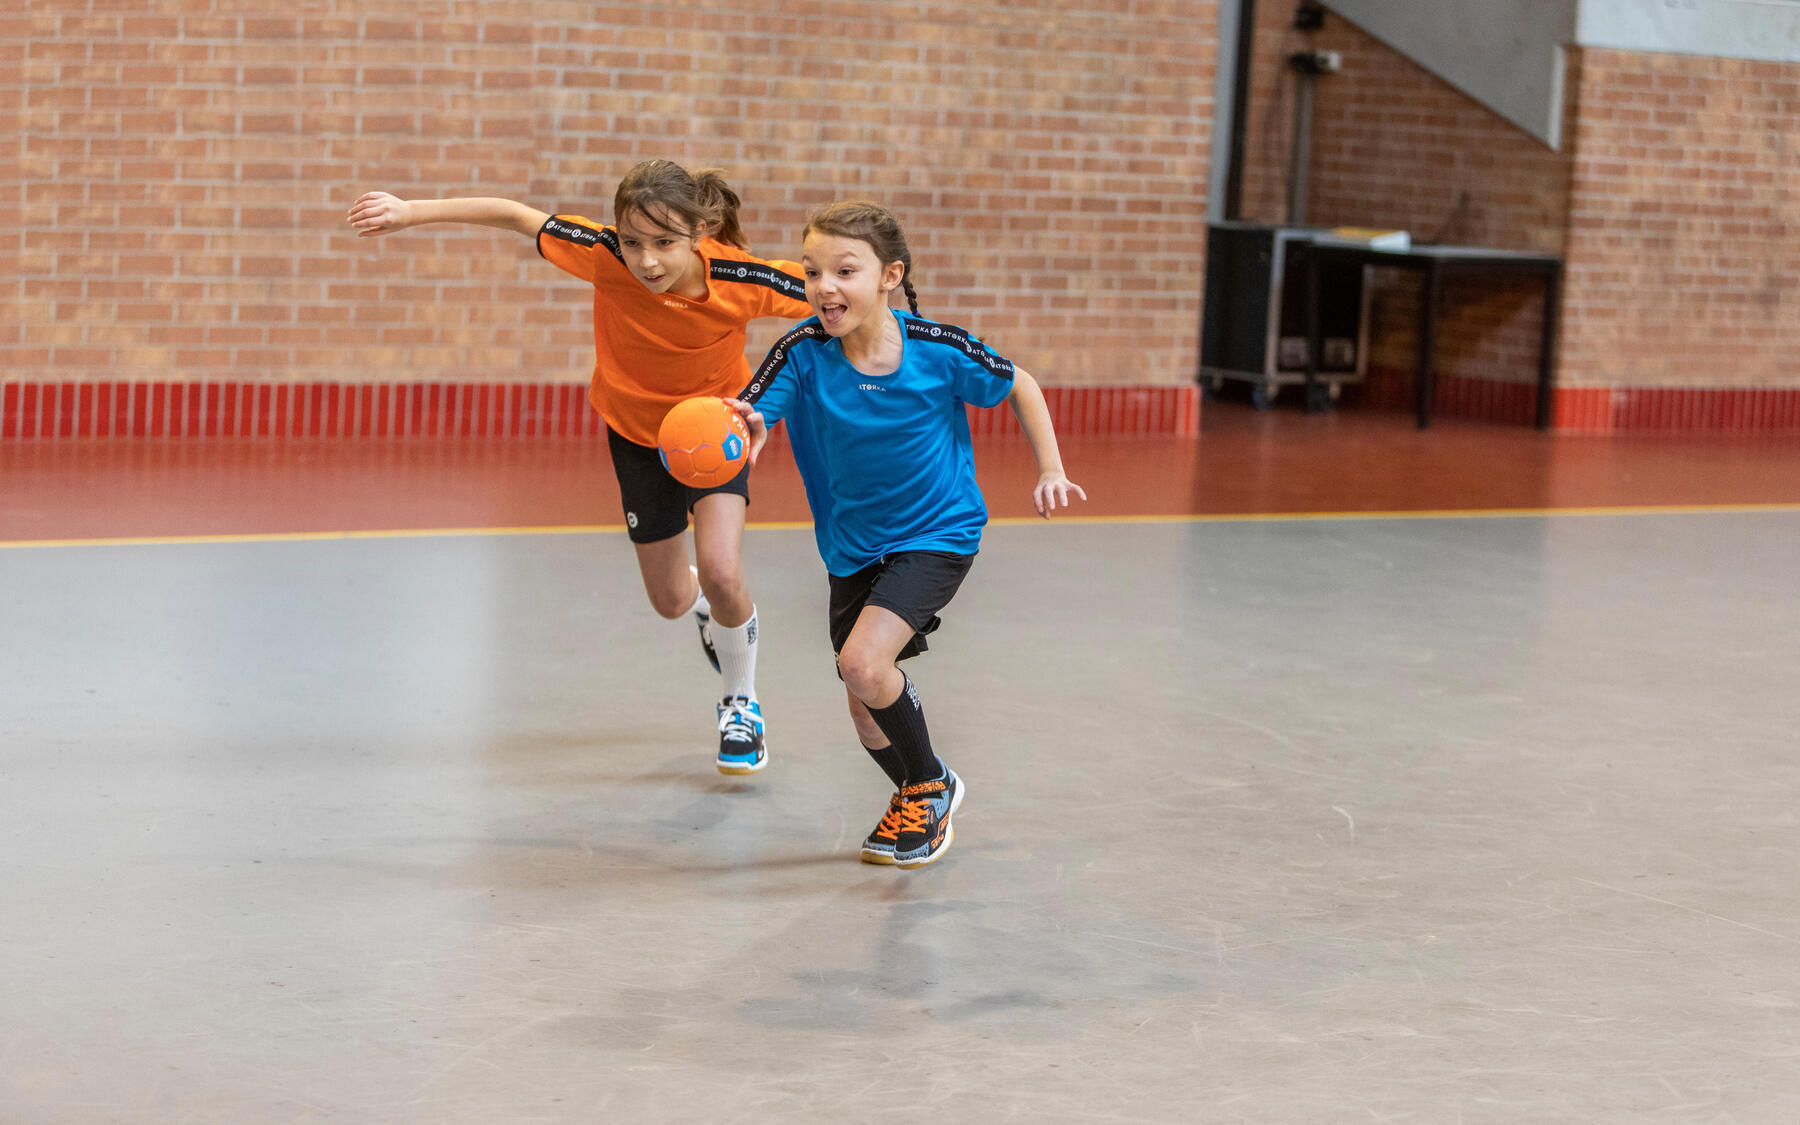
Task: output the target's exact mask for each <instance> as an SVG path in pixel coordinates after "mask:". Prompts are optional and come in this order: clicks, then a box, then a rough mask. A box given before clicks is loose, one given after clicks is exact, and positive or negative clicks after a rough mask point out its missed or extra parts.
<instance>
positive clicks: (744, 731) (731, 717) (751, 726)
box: [719, 699, 756, 742]
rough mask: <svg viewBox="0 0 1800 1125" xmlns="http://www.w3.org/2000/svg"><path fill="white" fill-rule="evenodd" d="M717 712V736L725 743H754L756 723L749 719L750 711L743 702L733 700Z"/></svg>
mask: <svg viewBox="0 0 1800 1125" xmlns="http://www.w3.org/2000/svg"><path fill="white" fill-rule="evenodd" d="M722 706H723V708H724V709H723V710H722V711H720V712H719V734H720V735H722V736H723V737H724V739H725V741H726V742H755V741H756V723H755V722H754V721H752V720H751V718H750V711H749V709H748V708H746V707H745V706H744V701H740V700H738V699H733V700H732V701H731V702H729V703H726V704H723V705H722Z"/></svg>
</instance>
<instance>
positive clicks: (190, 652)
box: [0, 404, 1800, 1125]
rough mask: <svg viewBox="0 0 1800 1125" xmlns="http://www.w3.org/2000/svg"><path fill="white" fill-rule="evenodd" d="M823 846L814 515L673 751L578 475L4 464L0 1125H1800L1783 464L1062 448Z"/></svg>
mask: <svg viewBox="0 0 1800 1125" xmlns="http://www.w3.org/2000/svg"><path fill="white" fill-rule="evenodd" d="M978 457H979V460H980V463H981V466H982V475H983V481H984V486H985V487H986V489H987V491H988V495H989V498H990V502H991V504H992V507H993V508H994V510H995V514H996V516H997V517H998V518H997V519H996V522H995V525H994V526H993V527H992V528H991V529H990V531H989V534H988V537H987V540H986V545H985V548H984V550H983V552H982V555H981V558H980V561H979V562H978V563H977V564H976V567H975V569H974V571H973V573H972V575H971V578H970V580H969V582H968V584H967V585H966V586H965V587H964V589H963V592H962V593H961V594H960V596H959V597H958V598H957V600H956V601H955V602H954V603H953V604H952V605H951V607H950V609H949V610H948V611H947V613H946V615H945V617H946V625H945V627H944V629H943V630H942V631H941V632H940V633H939V634H938V635H937V636H936V637H934V638H933V651H932V652H931V653H930V654H929V655H928V656H926V657H924V658H923V659H921V660H919V661H917V662H916V663H915V664H914V665H912V666H911V671H912V673H913V675H914V677H915V679H916V680H917V681H918V683H919V686H920V689H921V692H922V694H923V697H924V701H925V705H926V708H927V713H928V714H929V716H930V718H931V721H932V724H933V731H934V736H935V739H936V741H937V744H938V747H939V749H940V751H941V752H942V753H943V754H944V756H945V758H946V759H947V760H948V761H949V762H950V763H951V764H952V765H953V766H954V767H955V768H956V769H957V770H958V772H959V773H961V774H962V775H963V776H964V777H965V779H966V781H967V785H968V798H967V801H966V802H965V803H964V804H963V806H962V809H961V811H960V812H959V814H958V816H957V819H956V828H957V833H956V843H955V846H954V847H953V849H952V850H951V851H950V852H949V853H948V854H947V855H946V856H945V858H944V859H942V860H941V861H940V862H938V863H936V864H934V865H933V866H931V867H927V868H924V869H922V870H918V871H913V872H901V871H896V870H894V869H891V868H876V867H870V866H866V865H864V864H861V863H859V862H858V861H857V845H858V843H859V841H860V839H861V837H862V835H863V834H864V833H865V832H866V831H867V830H868V828H869V827H870V826H871V825H872V824H873V823H874V821H875V820H876V819H877V817H878V816H879V815H880V813H881V811H882V809H883V807H884V804H885V801H886V797H887V790H886V788H885V786H884V784H883V782H882V779H881V778H880V777H879V775H878V774H877V773H876V772H875V770H874V767H873V766H872V765H870V764H869V763H868V762H867V761H866V759H865V758H864V757H863V755H862V753H861V751H860V750H859V749H858V748H857V744H856V742H855V740H854V736H853V734H852V731H851V728H850V725H849V722H848V720H847V718H846V716H845V715H844V707H843V702H842V695H841V689H840V687H839V685H838V683H837V681H836V679H835V678H834V676H833V673H832V666H831V656H830V652H829V648H828V645H827V643H826V640H825V636H824V628H823V608H824V579H823V572H822V569H821V566H820V564H819V561H818V558H817V555H816V554H815V552H814V549H813V544H812V539H811V535H810V532H809V531H808V530H807V529H806V528H805V527H804V525H802V524H801V523H800V522H799V521H802V520H803V519H804V518H805V512H804V507H803V505H802V503H801V499H800V496H799V493H798V488H797V482H796V480H795V478H794V476H793V473H792V469H791V467H789V466H788V465H787V463H786V462H785V461H784V460H783V459H781V458H779V457H778V458H777V459H776V460H774V461H773V462H771V463H770V464H768V465H766V466H764V467H761V468H759V469H758V471H757V477H756V483H755V487H754V492H755V495H756V503H755V505H754V506H753V507H752V509H751V517H752V520H753V521H754V526H753V529H752V530H751V531H750V533H749V535H748V537H747V546H746V551H747V556H748V567H749V574H750V576H751V580H752V586H753V590H754V592H755V594H756V597H757V600H758V603H759V607H760V613H761V619H762V622H763V629H764V632H763V642H762V650H761V658H760V664H759V670H758V671H759V675H758V679H759V686H760V689H761V695H762V698H763V701H764V703H765V706H766V708H767V711H768V714H769V721H770V744H771V764H770V766H769V768H768V769H767V770H766V771H765V772H764V773H762V774H760V775H758V776H756V777H754V778H752V779H734V778H726V777H722V776H720V775H719V774H717V773H716V772H714V770H713V768H712V765H711V761H710V758H711V752H712V747H713V744H714V742H715V739H716V735H715V734H714V732H713V724H712V720H711V715H712V710H711V706H710V704H711V695H712V692H713V690H714V687H715V685H716V681H715V680H714V679H713V678H712V673H711V672H710V671H709V670H708V669H707V668H706V667H705V665H704V662H703V659H702V657H701V655H700V652H699V647H698V644H697V643H696V641H695V638H694V635H693V630H692V627H691V626H690V625H689V624H688V623H686V622H681V623H665V622H662V621H660V620H658V619H657V618H655V617H654V616H653V615H652V614H651V612H650V611H649V609H648V608H647V607H646V605H645V604H644V599H643V597H642V594H641V592H640V589H639V585H638V580H637V577H636V573H635V568H634V566H633V564H632V560H631V554H630V548H629V545H628V544H627V542H626V539H625V537H624V535H623V534H622V533H621V532H620V531H619V530H618V528H617V523H618V520H619V515H618V511H617V507H616V501H615V500H614V499H613V495H612V484H611V477H610V472H609V470H608V468H607V465H606V454H605V452H604V443H602V442H597V441H591V440H590V441H573V442H563V443H558V442H554V441H481V442H470V441H463V442H449V441H438V440H415V441H396V442H385V443H384V442H369V441H361V442H337V443H327V442H301V441H294V442H274V441H270V442H242V443H225V442H217V441H214V442H206V441H195V442H185V443H182V442H158V441H137V442H132V441H87V442H82V441H73V442H69V441H65V442H54V441H35V442H12V443H0V482H4V487H3V488H0V636H3V637H4V643H3V644H0V685H4V689H3V690H4V693H5V706H4V707H3V708H0V1121H5V1122H8V1123H13V1122H18V1123H27V1125H64V1123H67V1125H96V1123H105V1122H152V1123H158V1125H163V1123H173V1122H218V1123H245V1122H256V1123H259V1125H261V1123H273V1122H354V1123H366V1122H407V1123H412V1122H417V1123H431V1125H445V1123H465V1122H467V1123H481V1125H493V1123H500V1122H596V1121H619V1122H639V1121H644V1122H649V1121H701V1120H704V1121H717V1122H737V1121H742V1122H761V1121H771V1120H782V1121H808V1122H811V1121H819V1122H828V1121H829V1122H835V1121H889V1120H893V1119H895V1118H896V1116H897V1115H899V1116H904V1117H906V1118H907V1119H917V1120H925V1121H938V1122H961V1121H1031V1122H1040V1121H1054V1122H1063V1121H1068V1122H1083V1121H1096V1122H1097V1121H1108V1122H1119V1121H1128V1122H1195V1121H1202V1122H1213V1121H1226V1122H1229V1121H1246V1122H1324V1121H1331V1122H1335V1121H1408V1122H1458V1121H1463V1122H1482V1121H1490V1122H1583V1123H1591V1122H1640V1121H1645V1122H1648V1121H1656V1122H1663V1121H1696V1122H1700V1121H1705V1122H1775V1121H1793V1120H1800V1077H1797V1076H1800V880H1797V879H1796V878H1795V866H1794V856H1795V855H1796V852H1797V851H1800V813H1797V811H1796V800H1795V793H1796V792H1800V755H1797V754H1796V753H1795V749H1796V734H1795V731H1796V729H1800V704H1797V703H1796V698H1797V695H1800V693H1797V691H1796V685H1797V684H1800V597H1797V594H1800V438H1795V437H1785V438H1762V439H1746V438H1716V437H1706V438H1655V437H1647V438H1615V439H1595V438H1582V437H1557V436H1551V435H1545V434H1539V433H1536V432H1534V431H1531V430H1525V429H1514V428H1509V427H1500V426H1491V425H1476V424H1467V423H1463V424H1459V423H1456V422H1453V421H1448V420H1446V421H1440V422H1439V423H1438V424H1437V425H1435V426H1434V427H1433V428H1432V429H1431V430H1429V431H1426V432H1424V433H1420V432H1417V431H1415V430H1414V429H1413V428H1412V426H1411V423H1410V420H1409V419H1407V418H1406V417H1404V416H1402V415H1383V414H1366V413H1357V412H1354V411H1345V412H1343V413H1341V414H1333V415H1322V416H1306V415H1301V414H1298V413H1295V412H1291V411H1281V410H1277V411H1274V412H1272V413H1269V414H1255V413H1252V412H1250V411H1249V410H1248V409H1247V408H1240V407H1236V406H1233V405H1230V404H1219V405H1215V406H1209V407H1208V408H1207V414H1206V418H1205V420H1204V424H1203V432H1202V434H1201V437H1200V438H1199V440H1197V441H1195V440H1192V439H1186V440H1183V439H1166V440H1165V439H1082V440H1079V441H1069V442H1067V443H1066V446H1065V457H1066V460H1067V462H1068V466H1069V470H1070V473H1071V475H1072V476H1073V478H1074V479H1075V480H1076V481H1077V482H1079V483H1081V484H1083V485H1084V486H1086V487H1087V489H1088V491H1089V495H1090V497H1091V499H1090V501H1089V503H1088V504H1086V505H1084V506H1081V507H1080V508H1078V509H1077V511H1076V513H1075V514H1074V517H1073V518H1065V519H1059V520H1056V521H1054V522H1052V523H1049V524H1043V523H1041V522H1038V521H1034V520H1028V519H1024V518H1021V517H1023V516H1025V514H1026V509H1027V506H1028V501H1027V499H1026V498H1027V497H1028V493H1029V486H1030V482H1031V480H1032V473H1031V470H1030V458H1029V452H1028V450H1027V449H1026V447H1025V446H1024V445H1023V443H1022V442H1021V441H1020V440H1019V439H1016V438H1014V439H994V440H990V441H987V442H985V443H984V444H982V445H981V447H980V449H979V451H978Z"/></svg>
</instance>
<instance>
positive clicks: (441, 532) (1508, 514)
mask: <svg viewBox="0 0 1800 1125" xmlns="http://www.w3.org/2000/svg"><path fill="white" fill-rule="evenodd" d="M1755 512H1800V504H1660V505H1659V504H1646V505H1640V506H1635V507H1628V506H1620V507H1603V508H1470V509H1462V510H1459V509H1453V508H1445V509H1434V510H1426V511H1380V512H1242V513H1217V514H1210V515H1162V516H1157V515H1145V516H1066V515H1057V516H1055V517H1053V518H1052V519H1050V520H1048V521H1046V520H1043V519H1041V518H1039V517H1037V516H1006V517H1002V518H998V519H994V520H991V521H989V522H990V523H992V524H993V525H995V526H1005V527H1017V526H1021V525H1030V524H1041V523H1046V522H1048V523H1078V524H1132V523H1303V522H1308V521H1324V520H1467V519H1529V518H1545V517H1563V516H1646V515H1648V516H1671V515H1673V516H1693V515H1720V514H1733V513H1755ZM747 526H748V528H749V530H752V531H798V530H811V528H812V524H811V523H810V522H807V521H800V520H795V521H788V522H769V523H751V524H749V525H747ZM624 530H625V525H624V524H584V525H570V526H549V527H448V528H412V529H394V530H374V531H282V532H266V533H261V534H244V535H144V536H129V537H121V538H102V539H12V540H0V550H17V549H25V548H33V547H146V546H163V545H168V544H186V543H303V542H307V541H311V540H334V539H433V538H452V537H468V536H480V535H487V536H502V535H603V534H612V533H618V532H623V531H624Z"/></svg>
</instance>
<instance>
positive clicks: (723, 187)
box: [694, 168, 750, 250]
mask: <svg viewBox="0 0 1800 1125" xmlns="http://www.w3.org/2000/svg"><path fill="white" fill-rule="evenodd" d="M694 197H695V200H696V201H697V202H698V203H699V205H700V210H701V211H702V212H704V213H705V214H707V215H709V216H717V217H716V218H712V219H709V220H708V222H707V231H708V233H710V234H711V235H712V237H714V238H716V239H718V240H719V241H720V242H723V243H725V244H726V245H727V246H735V247H737V248H738V249H739V250H748V249H750V247H749V246H748V245H747V244H746V243H745V242H744V230H743V228H742V227H740V226H738V207H740V206H741V205H742V202H743V201H742V200H740V199H738V193H737V192H735V191H732V190H731V185H730V184H728V183H726V182H725V177H724V175H723V174H721V173H720V172H719V170H718V169H717V168H707V169H705V170H704V171H701V172H697V173H695V174H694Z"/></svg>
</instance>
